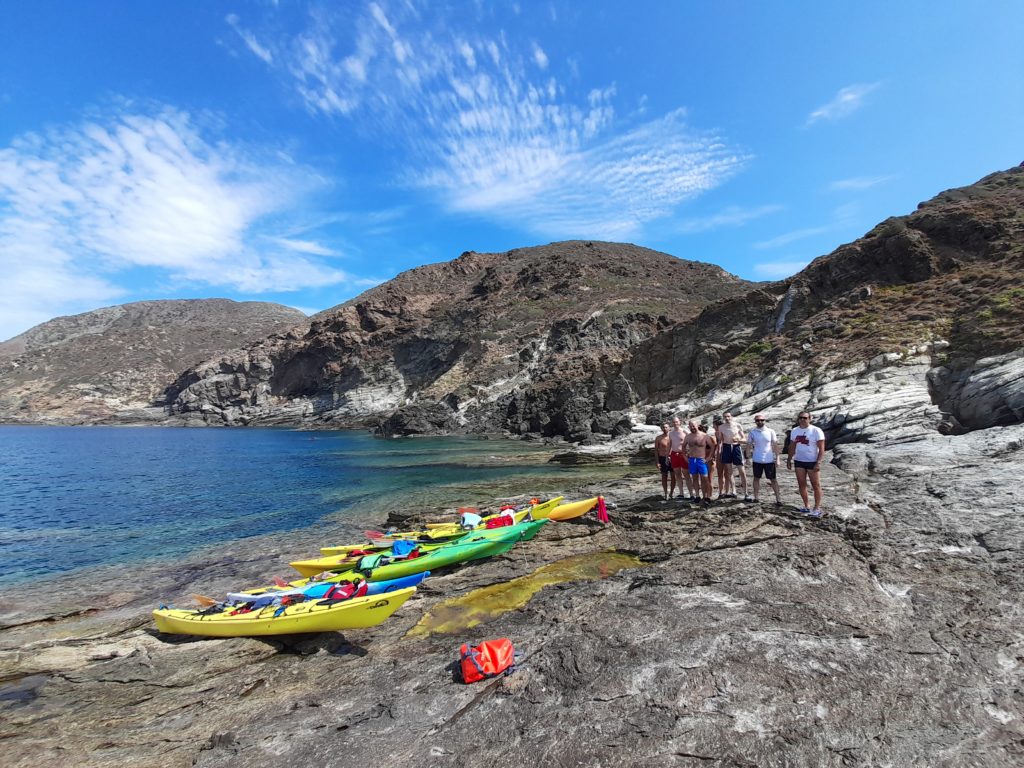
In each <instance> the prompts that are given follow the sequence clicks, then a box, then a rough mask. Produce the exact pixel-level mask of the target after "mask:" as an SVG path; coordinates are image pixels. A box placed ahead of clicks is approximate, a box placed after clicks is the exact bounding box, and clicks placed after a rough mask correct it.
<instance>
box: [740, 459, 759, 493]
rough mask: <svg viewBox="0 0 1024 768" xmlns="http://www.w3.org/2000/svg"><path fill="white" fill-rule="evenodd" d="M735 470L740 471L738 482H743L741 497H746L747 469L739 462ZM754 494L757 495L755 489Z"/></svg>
mask: <svg viewBox="0 0 1024 768" xmlns="http://www.w3.org/2000/svg"><path fill="white" fill-rule="evenodd" d="M736 471H737V472H739V473H740V482H741V483H743V498H746V497H747V470H745V469H744V468H743V465H742V464H740V465H738V466H737V467H736ZM754 495H755V496H756V495H757V491H754Z"/></svg>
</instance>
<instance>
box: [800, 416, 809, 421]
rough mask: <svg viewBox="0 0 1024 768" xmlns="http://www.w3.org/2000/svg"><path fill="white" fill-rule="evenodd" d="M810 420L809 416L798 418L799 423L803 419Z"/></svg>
mask: <svg viewBox="0 0 1024 768" xmlns="http://www.w3.org/2000/svg"><path fill="white" fill-rule="evenodd" d="M810 418H811V417H810V416H800V417H799V419H800V421H803V420H804V419H808V420H810Z"/></svg>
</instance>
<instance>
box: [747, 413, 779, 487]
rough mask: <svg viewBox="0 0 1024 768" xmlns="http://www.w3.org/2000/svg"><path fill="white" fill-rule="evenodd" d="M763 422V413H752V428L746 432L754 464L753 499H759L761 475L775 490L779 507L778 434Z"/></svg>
mask: <svg viewBox="0 0 1024 768" xmlns="http://www.w3.org/2000/svg"><path fill="white" fill-rule="evenodd" d="M764 423H765V418H764V414H763V413H757V414H754V428H753V429H752V430H750V431H749V432H748V433H747V445H749V446H750V453H751V458H752V459H753V464H754V501H760V493H761V477H762V475H763V476H764V477H765V478H767V479H768V483H769V484H770V485H771V487H772V490H773V491H775V506H776V507H781V506H782V495H781V494H780V493H779V481H778V480H776V479H775V470H776V467H777V466H778V464H779V458H778V457H779V436H778V435H776V434H775V430H774V429H769V428H768V427H766V426H765V425H764Z"/></svg>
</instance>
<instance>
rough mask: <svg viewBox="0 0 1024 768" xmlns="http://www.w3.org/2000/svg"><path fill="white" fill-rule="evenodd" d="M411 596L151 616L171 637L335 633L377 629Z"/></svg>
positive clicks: (404, 592) (163, 611) (409, 590)
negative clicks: (367, 628) (246, 610)
mask: <svg viewBox="0 0 1024 768" xmlns="http://www.w3.org/2000/svg"><path fill="white" fill-rule="evenodd" d="M415 592H416V587H406V588H405V589H399V590H396V591H395V592H388V593H387V594H383V595H370V596H366V597H353V598H350V599H348V600H341V601H331V600H307V601H306V602H302V603H295V604H293V605H288V606H284V607H282V606H280V605H268V606H267V607H266V608H260V609H257V610H254V611H250V612H248V613H235V612H234V610H235V608H234V607H233V606H228V607H227V608H226V609H225V610H222V611H220V612H209V610H210V609H206V610H199V611H188V610H181V609H177V608H158V609H157V610H155V611H153V619H154V620H155V621H156V628H157V629H158V630H160V631H161V632H166V633H168V634H176V635H203V636H206V637H255V636H262V635H291V634H296V633H301V632H338V631H341V630H345V629H362V628H364V627H373V626H376V625H377V624H380V623H381V622H382V621H384V620H385V619H387V618H388V617H389V616H390V615H391V614H393V613H394V612H395V611H397V610H398V609H399V608H400V607H401V606H402V604H403V603H404V602H405V601H406V600H408V599H409V598H410V597H412V596H413V595H414V594H415ZM275 614H276V615H275Z"/></svg>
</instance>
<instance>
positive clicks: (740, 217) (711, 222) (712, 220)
mask: <svg viewBox="0 0 1024 768" xmlns="http://www.w3.org/2000/svg"><path fill="white" fill-rule="evenodd" d="M781 210H783V206H781V205H762V206H758V207H757V208H739V207H737V206H729V207H728V208H725V209H724V210H722V211H719V212H718V213H716V214H714V215H713V216H705V217H702V218H694V219H685V220H684V221H682V222H681V223H680V224H679V226H678V227H677V231H679V232H681V233H683V234H688V235H689V234H696V233H698V232H709V231H711V230H713V229H722V228H725V227H742V226H743V225H744V224H746V223H747V222H749V221H753V220H754V219H759V218H761V217H762V216H768V215H770V214H772V213H778V212H779V211H781Z"/></svg>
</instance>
